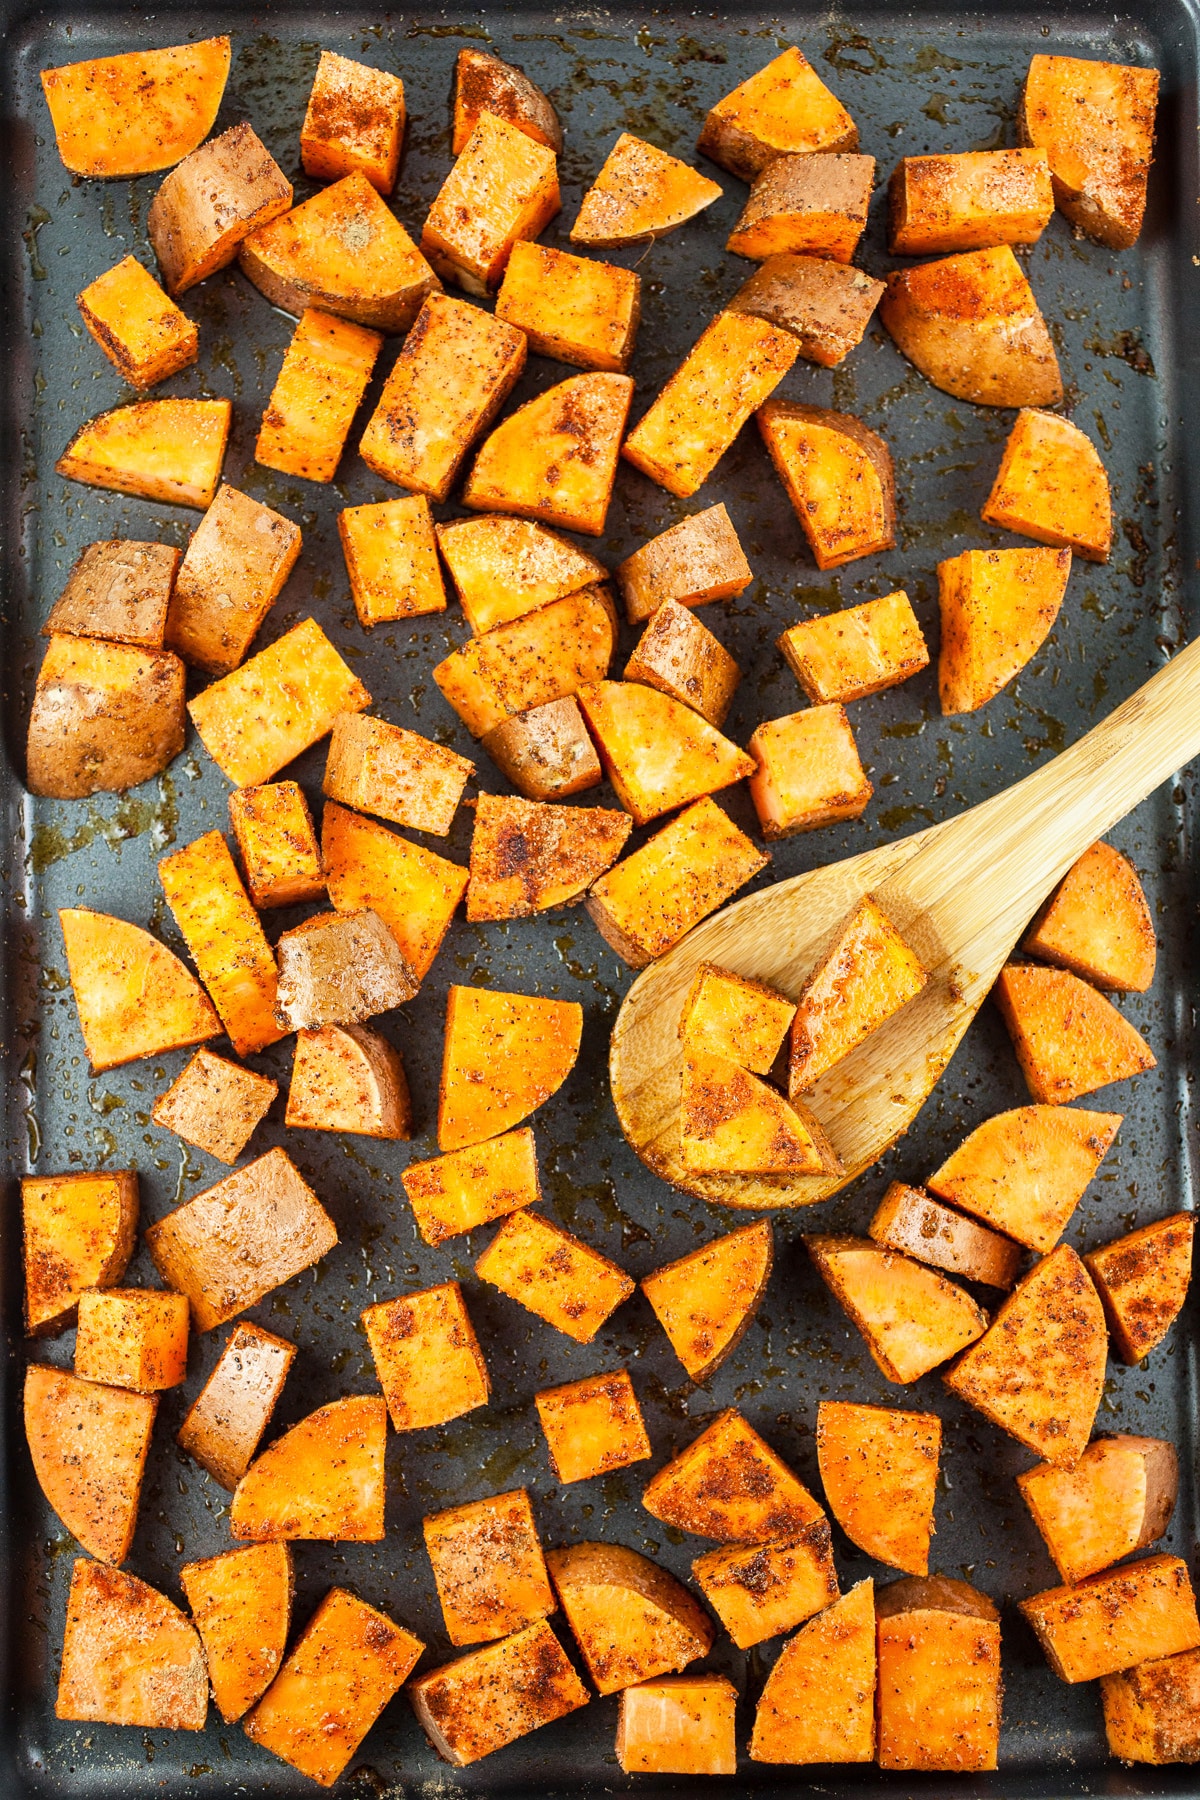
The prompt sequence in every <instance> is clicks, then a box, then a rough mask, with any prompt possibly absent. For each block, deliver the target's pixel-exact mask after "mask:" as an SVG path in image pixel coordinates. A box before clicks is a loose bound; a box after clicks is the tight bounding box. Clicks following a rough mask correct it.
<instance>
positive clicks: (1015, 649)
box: [938, 550, 1071, 714]
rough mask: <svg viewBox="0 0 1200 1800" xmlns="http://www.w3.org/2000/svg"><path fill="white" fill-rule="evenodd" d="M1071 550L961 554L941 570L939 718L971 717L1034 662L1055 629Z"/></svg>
mask: <svg viewBox="0 0 1200 1800" xmlns="http://www.w3.org/2000/svg"><path fill="white" fill-rule="evenodd" d="M1070 573H1071V552H1070V551H1069V550H964V551H963V552H962V554H961V556H952V557H949V558H947V560H946V561H945V562H940V563H939V564H938V605H939V607H940V609H941V615H942V648H941V654H940V655H939V657H938V688H939V690H940V693H941V701H942V712H943V713H945V714H950V713H963V712H975V711H976V709H977V708H978V707H981V706H986V705H987V703H988V701H989V700H992V699H994V698H995V696H996V695H997V694H998V693H999V692H1000V690H1001V688H1003V687H1006V686H1007V685H1008V683H1009V682H1010V681H1011V680H1012V679H1013V676H1014V675H1017V674H1019V673H1020V671H1021V670H1022V669H1023V668H1024V667H1025V665H1026V663H1028V662H1029V661H1030V659H1031V658H1032V657H1033V656H1035V655H1036V654H1037V652H1038V651H1039V650H1040V649H1041V647H1042V645H1043V644H1044V643H1045V641H1046V638H1047V637H1048V636H1049V634H1050V632H1051V631H1052V630H1053V628H1054V621H1055V620H1056V619H1057V617H1058V612H1059V608H1060V607H1061V605H1062V602H1063V595H1064V594H1065V593H1066V591H1067V577H1068V576H1069V575H1070Z"/></svg>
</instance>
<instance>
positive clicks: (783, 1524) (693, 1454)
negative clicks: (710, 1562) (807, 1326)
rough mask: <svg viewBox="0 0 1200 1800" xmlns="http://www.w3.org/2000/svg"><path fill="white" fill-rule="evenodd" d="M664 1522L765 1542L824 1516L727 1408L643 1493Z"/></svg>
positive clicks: (730, 1539)
mask: <svg viewBox="0 0 1200 1800" xmlns="http://www.w3.org/2000/svg"><path fill="white" fill-rule="evenodd" d="M642 1505H643V1506H644V1507H645V1509H646V1511H647V1512H648V1513H649V1514H650V1515H651V1516H652V1517H653V1518H655V1519H661V1520H662V1522H663V1524H664V1525H674V1526H675V1528H676V1530H678V1531H687V1532H690V1533H691V1534H692V1536H693V1537H707V1538H715V1539H716V1540H717V1542H718V1543H722V1544H765V1543H769V1542H770V1540H771V1539H772V1538H778V1537H786V1536H788V1535H789V1534H791V1533H794V1532H799V1531H803V1530H804V1528H805V1526H806V1525H811V1524H812V1523H813V1522H814V1520H817V1519H820V1518H822V1517H823V1516H824V1515H823V1514H822V1512H821V1508H820V1507H819V1506H818V1505H817V1502H816V1501H815V1500H814V1499H813V1497H812V1495H811V1494H810V1493H809V1491H808V1489H807V1488H806V1487H805V1486H804V1483H803V1482H802V1481H800V1480H799V1479H798V1477H797V1476H795V1475H793V1474H792V1471H791V1470H790V1469H789V1468H788V1466H787V1464H786V1463H785V1462H784V1461H783V1459H782V1457H779V1456H776V1454H775V1452H774V1450H772V1449H771V1446H770V1445H769V1444H768V1443H766V1442H765V1441H764V1439H762V1438H761V1437H760V1436H759V1435H758V1433H757V1431H755V1429H754V1427H753V1426H752V1425H750V1424H748V1423H747V1422H746V1420H745V1419H744V1418H743V1417H742V1415H741V1413H739V1412H736V1411H735V1410H734V1408H733V1407H727V1408H726V1410H725V1411H724V1412H722V1413H719V1414H718V1415H717V1417H716V1418H715V1419H714V1420H713V1422H712V1424H711V1425H710V1426H708V1428H707V1430H705V1431H702V1432H701V1433H700V1436H699V1437H698V1438H693V1440H692V1442H691V1443H690V1444H689V1445H688V1446H687V1448H686V1449H684V1450H681V1451H679V1452H678V1454H677V1455H675V1456H673V1457H672V1458H671V1461H670V1462H669V1463H665V1464H664V1465H663V1467H662V1468H661V1469H660V1470H659V1471H658V1473H657V1475H655V1476H654V1477H653V1479H652V1480H651V1481H650V1483H649V1485H648V1486H647V1488H646V1490H645V1492H644V1493H643V1495H642Z"/></svg>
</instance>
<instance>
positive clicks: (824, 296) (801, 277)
mask: <svg viewBox="0 0 1200 1800" xmlns="http://www.w3.org/2000/svg"><path fill="white" fill-rule="evenodd" d="M883 291H884V284H883V282H882V281H876V280H874V278H873V277H872V276H870V275H867V274H864V272H863V271H862V270H861V269H852V268H850V267H849V266H848V265H847V264H846V263H833V262H830V261H829V260H828V258H826V257H823V256H769V257H768V258H767V260H766V262H764V263H763V265H762V267H761V268H758V269H756V270H755V271H754V274H753V275H751V277H750V279H749V280H748V281H744V282H743V283H742V285H741V287H740V288H739V289H738V291H737V293H736V294H735V295H734V296H733V299H732V300H730V301H729V302H728V303H727V306H726V311H727V312H745V313H753V314H754V315H755V317H756V318H759V319H765V320H766V321H767V324H768V325H776V326H778V328H779V330H780V331H790V332H791V334H792V336H793V337H794V338H795V340H796V342H797V344H798V345H799V348H800V355H801V356H802V357H803V358H804V360H805V361H806V362H812V363H817V364H818V365H819V366H820V367H821V368H823V369H833V368H836V367H837V365H838V363H840V362H843V361H844V360H845V358H846V357H847V356H849V354H850V352H851V350H853V349H854V348H855V346H856V345H858V344H861V343H862V340H863V338H864V336H865V335H866V330H867V326H868V325H869V324H870V322H871V314H872V313H873V312H874V311H875V308H876V306H877V305H878V304H879V301H880V298H881V296H882V294H883Z"/></svg>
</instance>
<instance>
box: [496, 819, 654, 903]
mask: <svg viewBox="0 0 1200 1800" xmlns="http://www.w3.org/2000/svg"><path fill="white" fill-rule="evenodd" d="M631 829H632V820H631V819H630V818H629V815H628V814H627V813H623V812H614V811H613V810H612V808H611V807H605V806H548V805H547V804H546V803H545V802H544V801H541V800H518V799H516V798H515V796H513V795H511V794H510V795H501V794H480V796H479V799H478V801H477V802H476V806H475V829H474V831H473V832H472V834H471V880H470V883H469V885H468V887H467V918H468V919H471V920H483V919H526V918H531V917H533V916H534V915H535V914H536V913H543V912H549V911H551V910H552V909H553V908H554V907H558V906H570V905H572V904H573V903H574V902H575V901H577V900H581V899H582V898H583V896H584V894H585V893H586V891H587V890H588V888H590V887H591V885H592V883H593V882H594V881H596V880H597V879H598V878H599V877H600V876H601V875H603V873H604V871H605V870H606V869H608V868H611V866H612V864H613V863H615V862H616V860H617V858H618V856H619V855H620V854H621V851H622V849H623V847H624V844H625V840H626V838H627V837H628V836H629V833H630V831H631Z"/></svg>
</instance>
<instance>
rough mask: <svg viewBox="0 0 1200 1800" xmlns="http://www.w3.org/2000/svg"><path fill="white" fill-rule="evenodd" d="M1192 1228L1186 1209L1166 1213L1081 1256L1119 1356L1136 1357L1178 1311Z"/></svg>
mask: <svg viewBox="0 0 1200 1800" xmlns="http://www.w3.org/2000/svg"><path fill="white" fill-rule="evenodd" d="M1192 1233H1193V1226H1192V1215H1191V1213H1172V1214H1171V1216H1170V1218H1167V1219H1156V1220H1155V1222H1154V1224H1153V1225H1143V1226H1142V1228H1141V1230H1140V1231H1131V1232H1130V1233H1129V1235H1128V1237H1122V1238H1117V1239H1116V1241H1115V1242H1114V1243H1111V1244H1103V1245H1102V1246H1101V1247H1100V1249H1099V1250H1091V1251H1089V1252H1088V1254H1087V1256H1086V1257H1085V1258H1084V1261H1085V1262H1086V1263H1087V1266H1088V1270H1089V1272H1090V1274H1091V1277H1092V1280H1093V1281H1094V1282H1095V1283H1096V1289H1097V1291H1098V1293H1099V1295H1100V1299H1101V1301H1102V1303H1103V1306H1104V1316H1105V1318H1106V1319H1107V1320H1108V1329H1109V1331H1110V1332H1111V1333H1112V1340H1113V1348H1114V1349H1115V1350H1116V1353H1117V1355H1118V1356H1119V1357H1120V1358H1121V1361H1122V1362H1124V1363H1136V1362H1141V1360H1142V1358H1143V1357H1144V1356H1148V1355H1149V1354H1150V1352H1151V1350H1153V1349H1154V1348H1155V1346H1156V1345H1158V1344H1161V1343H1162V1340H1163V1339H1164V1338H1165V1337H1166V1335H1167V1333H1168V1331H1169V1330H1170V1329H1171V1327H1172V1325H1173V1324H1174V1323H1175V1321H1176V1319H1177V1318H1178V1317H1179V1314H1180V1313H1181V1312H1182V1310H1183V1303H1184V1301H1185V1300H1186V1299H1187V1291H1188V1286H1189V1284H1190V1282H1191V1279H1192Z"/></svg>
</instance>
